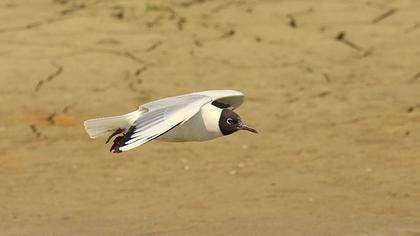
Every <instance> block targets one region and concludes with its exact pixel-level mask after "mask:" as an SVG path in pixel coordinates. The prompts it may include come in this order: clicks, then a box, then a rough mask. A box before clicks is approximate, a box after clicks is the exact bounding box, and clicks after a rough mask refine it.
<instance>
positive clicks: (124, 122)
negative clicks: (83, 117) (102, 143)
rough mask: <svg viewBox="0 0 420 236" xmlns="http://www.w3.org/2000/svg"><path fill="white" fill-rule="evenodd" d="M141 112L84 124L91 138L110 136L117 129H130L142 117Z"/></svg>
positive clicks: (99, 119) (88, 121)
mask: <svg viewBox="0 0 420 236" xmlns="http://www.w3.org/2000/svg"><path fill="white" fill-rule="evenodd" d="M140 114H141V112H140V111H133V112H130V113H128V114H125V115H122V116H111V117H103V118H97V119H91V120H87V121H85V122H84V126H85V130H86V132H87V133H88V134H89V137H90V138H98V137H104V136H109V135H110V134H112V133H113V132H115V131H116V130H117V129H122V130H125V129H128V128H129V127H130V126H131V125H132V124H133V123H134V121H135V120H137V119H138V118H139V117H140Z"/></svg>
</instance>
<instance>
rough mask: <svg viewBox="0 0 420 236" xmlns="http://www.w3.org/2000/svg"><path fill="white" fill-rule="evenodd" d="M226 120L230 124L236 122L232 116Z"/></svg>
mask: <svg viewBox="0 0 420 236" xmlns="http://www.w3.org/2000/svg"><path fill="white" fill-rule="evenodd" d="M226 122H227V123H228V124H230V125H231V124H233V123H234V122H233V119H232V118H227V120H226Z"/></svg>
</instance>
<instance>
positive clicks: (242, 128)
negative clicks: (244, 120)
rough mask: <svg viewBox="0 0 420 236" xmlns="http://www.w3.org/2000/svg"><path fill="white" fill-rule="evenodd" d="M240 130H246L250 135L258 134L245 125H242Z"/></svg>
mask: <svg viewBox="0 0 420 236" xmlns="http://www.w3.org/2000/svg"><path fill="white" fill-rule="evenodd" d="M240 129H241V130H248V131H249V132H252V133H256V134H258V131H257V130H256V129H254V128H251V127H249V126H248V125H246V124H242V126H241V128H240Z"/></svg>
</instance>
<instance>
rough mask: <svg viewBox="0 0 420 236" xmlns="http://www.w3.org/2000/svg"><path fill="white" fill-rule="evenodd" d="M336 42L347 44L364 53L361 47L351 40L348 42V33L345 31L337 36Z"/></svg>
mask: <svg viewBox="0 0 420 236" xmlns="http://www.w3.org/2000/svg"><path fill="white" fill-rule="evenodd" d="M335 40H337V41H340V42H343V43H344V44H346V45H347V46H349V47H351V48H353V49H355V50H357V51H362V50H363V49H362V48H361V47H359V46H357V45H356V44H355V43H353V42H351V41H350V40H348V39H347V38H346V33H345V32H344V31H341V32H339V33H338V34H337V36H335Z"/></svg>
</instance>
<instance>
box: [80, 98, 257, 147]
mask: <svg viewBox="0 0 420 236" xmlns="http://www.w3.org/2000/svg"><path fill="white" fill-rule="evenodd" d="M244 97H245V96H244V94H243V93H242V92H240V91H236V90H208V91H202V92H193V93H188V94H184V95H179V96H172V97H167V98H163V99H159V100H156V101H151V102H149V103H145V104H143V105H141V106H140V107H139V108H138V109H137V110H136V111H133V112H130V113H127V114H125V115H121V116H112V117H102V118H96V119H89V120H86V121H85V122H84V128H85V130H86V132H87V134H88V135H89V137H90V138H92V139H96V138H100V137H107V136H108V139H107V140H106V142H105V143H106V144H107V143H108V142H109V141H110V140H111V139H112V138H114V137H115V139H114V140H113V144H112V146H111V148H110V150H109V151H110V152H112V153H121V152H124V151H128V150H130V149H133V148H135V147H138V146H140V145H143V144H145V143H148V142H150V141H152V140H161V141H167V142H188V141H206V140H211V139H214V138H217V137H222V136H226V135H230V134H233V133H235V132H237V131H239V130H246V131H250V132H252V133H258V131H257V130H256V129H254V128H252V127H250V126H248V125H247V124H246V123H245V122H244V121H242V119H241V117H240V116H239V115H238V114H236V113H235V112H234V111H233V110H234V109H236V108H238V107H239V106H240V105H241V104H242V103H243V101H244Z"/></svg>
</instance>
